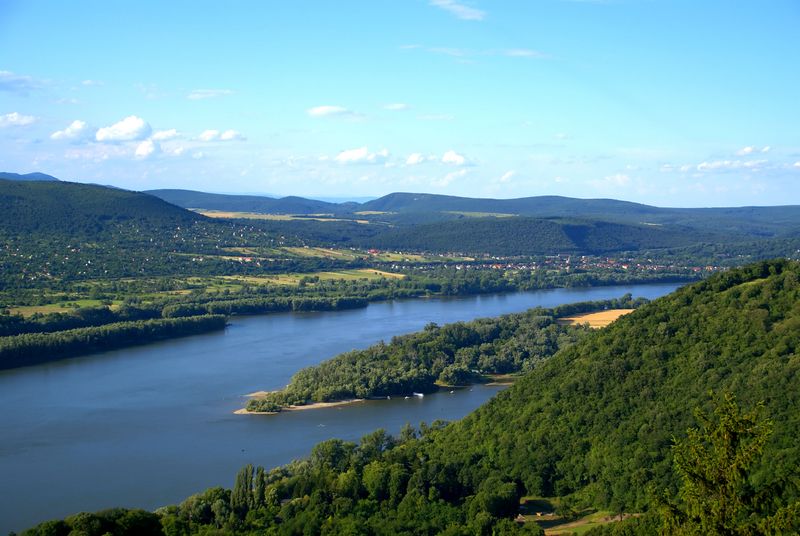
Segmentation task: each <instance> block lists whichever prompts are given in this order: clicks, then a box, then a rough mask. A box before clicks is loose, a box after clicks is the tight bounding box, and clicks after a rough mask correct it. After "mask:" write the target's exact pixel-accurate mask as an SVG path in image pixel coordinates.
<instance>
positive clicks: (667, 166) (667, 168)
mask: <svg viewBox="0 0 800 536" xmlns="http://www.w3.org/2000/svg"><path fill="white" fill-rule="evenodd" d="M659 171H661V172H662V173H667V172H669V171H675V166H673V165H672V164H664V165H663V166H661V168H660V169H659Z"/></svg>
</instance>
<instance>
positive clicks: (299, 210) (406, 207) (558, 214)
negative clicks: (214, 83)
mask: <svg viewBox="0 0 800 536" xmlns="http://www.w3.org/2000/svg"><path fill="white" fill-rule="evenodd" d="M145 193H149V194H151V195H154V196H156V197H160V198H161V199H164V200H165V201H168V202H170V203H173V204H175V205H178V206H180V207H183V208H204V209H208V210H220V211H230V212H255V213H262V214H295V215H299V214H335V215H336V216H337V217H350V218H354V219H355V218H358V219H367V220H370V221H382V222H385V223H389V224H391V225H403V226H408V225H416V224H419V223H430V222H434V221H447V220H452V219H456V218H458V217H466V216H470V215H474V214H482V215H492V214H497V215H515V216H536V217H543V218H575V217H578V218H598V219H603V220H616V221H623V222H629V223H635V224H653V225H667V224H670V225H678V226H681V227H686V228H690V229H694V230H697V231H701V232H714V233H725V234H731V235H738V236H743V237H744V236H747V237H758V238H770V237H773V236H778V235H781V234H783V233H786V232H791V231H793V230H794V229H797V228H800V205H786V206H779V207H725V208H661V207H654V206H650V205H644V204H641V203H633V202H629V201H617V200H614V199H576V198H571V197H561V196H537V197H523V198H517V199H482V198H469V197H457V196H448V195H438V194H419V193H403V192H398V193H392V194H388V195H385V196H383V197H381V198H379V199H375V200H373V201H368V202H366V203H360V204H359V203H354V202H353V203H329V202H325V201H316V200H311V199H306V198H302V197H296V196H290V197H283V198H280V199H273V198H270V197H262V196H250V195H224V194H207V193H203V192H196V191H192V190H148V191H146V192H145ZM364 212H366V213H367V214H363V213H364ZM370 213H373V214H370ZM375 213H378V214H375ZM380 213H384V214H380ZM454 213H460V216H459V215H454Z"/></svg>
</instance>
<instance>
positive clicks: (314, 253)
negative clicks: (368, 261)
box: [282, 247, 361, 259]
mask: <svg viewBox="0 0 800 536" xmlns="http://www.w3.org/2000/svg"><path fill="white" fill-rule="evenodd" d="M282 249H283V250H284V251H286V252H288V253H290V254H292V255H297V256H298V257H337V258H342V259H355V258H356V257H360V256H361V255H360V254H359V253H357V252H355V251H350V250H346V251H340V250H338V249H325V248H314V247H302V248H282Z"/></svg>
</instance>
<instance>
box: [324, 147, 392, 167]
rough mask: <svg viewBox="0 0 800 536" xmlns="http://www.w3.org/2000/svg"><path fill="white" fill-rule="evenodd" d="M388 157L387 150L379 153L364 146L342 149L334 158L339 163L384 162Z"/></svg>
mask: <svg viewBox="0 0 800 536" xmlns="http://www.w3.org/2000/svg"><path fill="white" fill-rule="evenodd" d="M388 159H389V151H387V150H386V149H384V150H383V151H381V152H379V153H370V152H369V151H368V150H367V148H366V147H362V148H361V149H352V150H350V151H342V152H341V153H339V155H338V156H337V157H336V158H334V159H333V160H334V162H337V163H339V164H384V163H386V161H387V160H388Z"/></svg>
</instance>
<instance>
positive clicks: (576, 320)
mask: <svg viewBox="0 0 800 536" xmlns="http://www.w3.org/2000/svg"><path fill="white" fill-rule="evenodd" d="M633 311H634V309H612V310H610V311H598V312H596V313H585V314H582V315H575V316H565V317H563V318H559V319H558V320H557V321H556V322H557V323H558V324H562V325H563V324H568V325H575V324H585V323H586V322H588V323H589V326H591V327H593V328H603V327H605V326H607V325H609V324H610V323H611V322H613V321H614V320H616V319H617V318H619V317H621V316H622V315H626V314H628V313H632V312H633Z"/></svg>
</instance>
